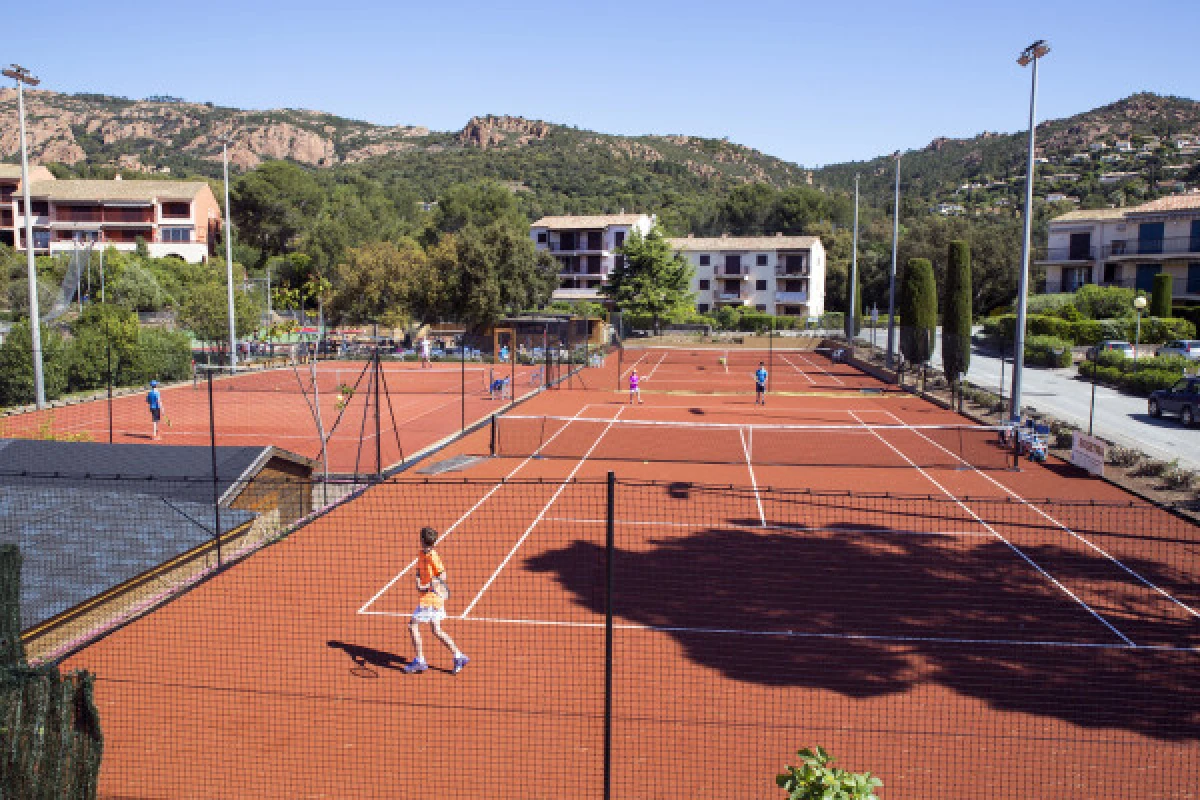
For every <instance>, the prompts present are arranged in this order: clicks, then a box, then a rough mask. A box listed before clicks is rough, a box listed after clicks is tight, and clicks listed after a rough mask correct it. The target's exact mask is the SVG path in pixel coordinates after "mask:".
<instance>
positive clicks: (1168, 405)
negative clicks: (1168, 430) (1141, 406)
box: [1146, 375, 1200, 428]
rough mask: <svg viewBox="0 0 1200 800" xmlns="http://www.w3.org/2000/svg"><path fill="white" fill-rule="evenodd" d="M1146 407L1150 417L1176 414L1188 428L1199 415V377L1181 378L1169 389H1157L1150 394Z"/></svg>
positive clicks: (1194, 422)
mask: <svg viewBox="0 0 1200 800" xmlns="http://www.w3.org/2000/svg"><path fill="white" fill-rule="evenodd" d="M1146 405H1147V408H1148V410H1149V411H1150V416H1152V417H1161V416H1162V415H1163V414H1178V415H1179V421H1180V422H1182V423H1183V424H1184V425H1186V426H1188V427H1189V428H1190V427H1191V426H1192V425H1195V424H1196V415H1197V414H1200V376H1198V375H1193V376H1192V377H1190V378H1183V379H1181V380H1179V381H1177V382H1176V383H1175V385H1174V386H1172V387H1171V388H1170V389H1158V390H1157V391H1155V392H1153V393H1151V395H1150V399H1149V400H1148V401H1147V403H1146Z"/></svg>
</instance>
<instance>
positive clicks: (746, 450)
mask: <svg viewBox="0 0 1200 800" xmlns="http://www.w3.org/2000/svg"><path fill="white" fill-rule="evenodd" d="M738 436H739V437H740V438H741V440H742V452H743V453H745V454H746V469H748V470H750V485H751V486H753V487H754V502H756V503H758V519H759V521H760V522H761V523H762V527H764V528H765V527H766V526H767V515H766V514H764V513H763V504H762V497H761V496H760V495H759V494H758V479H757V478H755V477H754V464H752V463H751V462H750V445H749V443H748V442H747V441H746V431H744V430H738ZM750 436H751V437H753V436H754V431H753V429H751V431H750Z"/></svg>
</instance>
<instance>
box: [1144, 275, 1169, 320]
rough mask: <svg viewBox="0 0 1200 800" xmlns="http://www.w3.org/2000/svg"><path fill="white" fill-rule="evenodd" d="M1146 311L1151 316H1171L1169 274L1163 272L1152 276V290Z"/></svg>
mask: <svg viewBox="0 0 1200 800" xmlns="http://www.w3.org/2000/svg"><path fill="white" fill-rule="evenodd" d="M1146 313H1148V314H1149V315H1150V316H1152V317H1169V316H1171V276H1170V275H1169V274H1167V273H1165V272H1162V273H1159V274H1158V275H1155V276H1154V292H1153V294H1151V295H1150V305H1148V306H1147V307H1146Z"/></svg>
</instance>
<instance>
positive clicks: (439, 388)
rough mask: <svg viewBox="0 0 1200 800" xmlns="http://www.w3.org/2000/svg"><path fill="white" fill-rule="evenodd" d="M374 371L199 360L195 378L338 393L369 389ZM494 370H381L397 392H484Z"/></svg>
mask: <svg viewBox="0 0 1200 800" xmlns="http://www.w3.org/2000/svg"><path fill="white" fill-rule="evenodd" d="M374 371H375V369H374V367H373V366H372V365H371V364H370V363H366V362H364V363H359V364H347V363H345V362H327V363H324V364H318V365H317V367H316V370H315V372H314V371H313V370H312V369H311V368H310V367H308V366H307V365H299V366H295V367H275V368H267V369H255V368H249V369H243V368H240V367H235V368H232V369H231V368H230V367H228V366H209V365H204V364H197V365H196V372H195V383H196V385H197V386H200V385H203V384H205V383H206V382H207V379H208V376H209V375H210V374H211V375H212V378H213V391H224V392H295V393H300V392H302V391H303V392H312V391H313V389H314V386H315V388H316V389H317V390H318V391H320V392H321V393H322V394H338V393H344V392H345V391H346V390H351V391H366V390H367V389H368V388H369V387H370V386H371V380H372V374H373V373H374ZM490 372H491V370H490V369H489V368H487V367H479V366H475V367H467V368H466V369H463V368H460V367H458V366H444V367H433V368H426V369H421V368H419V367H417V366H416V365H415V364H414V365H413V366H412V367H405V368H403V369H397V368H394V367H393V368H389V367H387V366H384V367H383V368H381V369H380V371H379V376H380V377H379V380H380V385H379V390H380V392H387V393H391V394H396V393H404V392H413V393H418V394H459V393H460V392H463V393H466V394H482V393H484V392H486V391H487V389H488V380H489V374H490ZM314 375H315V381H314ZM505 375H507V373H505Z"/></svg>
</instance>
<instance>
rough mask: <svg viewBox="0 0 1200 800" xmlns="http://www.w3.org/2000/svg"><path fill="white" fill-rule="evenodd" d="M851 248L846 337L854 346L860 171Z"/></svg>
mask: <svg viewBox="0 0 1200 800" xmlns="http://www.w3.org/2000/svg"><path fill="white" fill-rule="evenodd" d="M853 242H854V243H853V244H852V245H851V249H850V292H849V297H850V307H849V308H848V309H846V338H847V339H848V340H849V341H850V346H851V347H853V346H854V334H855V330H854V323H855V321H856V317H857V314H856V313H855V312H856V310H857V309H858V305H857V302H858V297H857V296H856V292H857V291H858V173H857V172H856V173H855V174H854V240H853Z"/></svg>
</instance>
